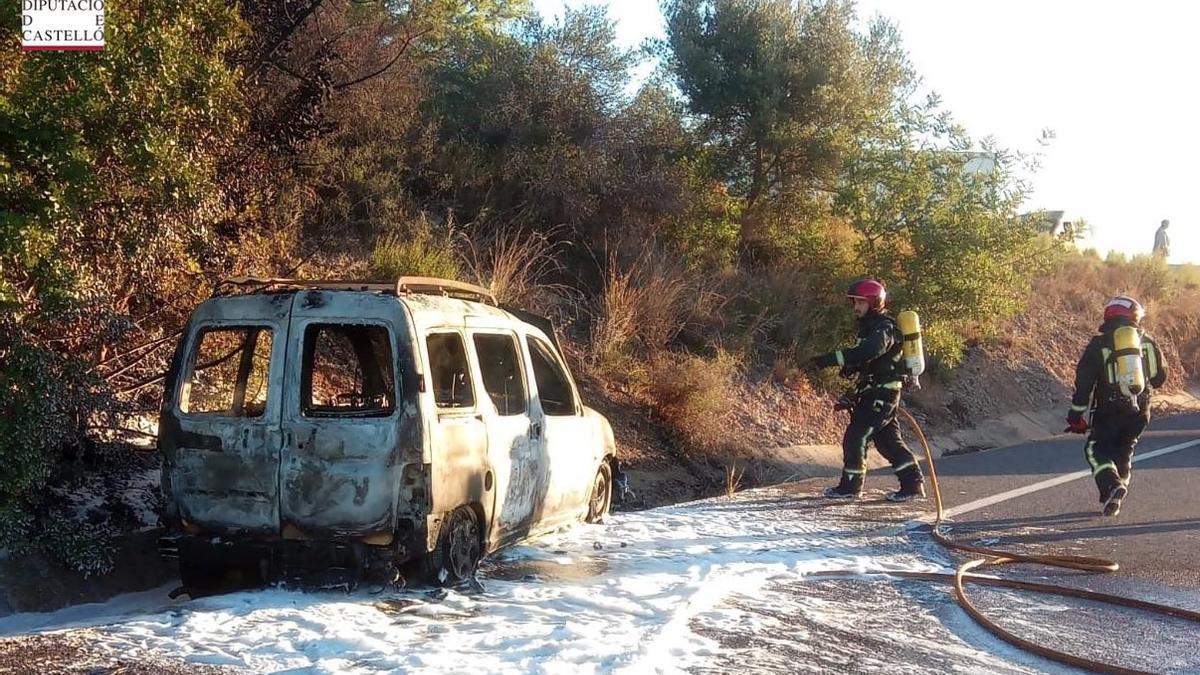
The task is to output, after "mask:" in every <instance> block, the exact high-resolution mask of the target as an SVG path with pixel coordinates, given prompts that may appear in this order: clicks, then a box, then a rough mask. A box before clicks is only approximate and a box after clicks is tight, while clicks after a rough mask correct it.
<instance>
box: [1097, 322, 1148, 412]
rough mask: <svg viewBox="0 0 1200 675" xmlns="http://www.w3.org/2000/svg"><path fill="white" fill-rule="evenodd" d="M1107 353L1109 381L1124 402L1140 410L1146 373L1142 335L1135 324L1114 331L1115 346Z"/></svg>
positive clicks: (1106, 373) (1106, 371)
mask: <svg viewBox="0 0 1200 675" xmlns="http://www.w3.org/2000/svg"><path fill="white" fill-rule="evenodd" d="M1104 351H1105V352H1106V353H1105V364H1104V372H1105V375H1106V376H1107V378H1108V383H1109V384H1110V385H1112V386H1113V387H1114V389H1115V391H1116V392H1119V394H1120V399H1121V400H1122V402H1127V404H1128V405H1129V406H1130V407H1132V408H1133V409H1134V410H1140V409H1141V404H1140V402H1139V397H1140V396H1141V395H1142V394H1143V393H1144V392H1145V391H1146V374H1145V371H1143V370H1142V335H1141V333H1139V332H1138V330H1137V329H1136V328H1134V327H1133V326H1121V327H1120V328H1118V329H1116V330H1115V331H1113V348H1112V351H1111V352H1108V350H1107V349H1105V350H1104Z"/></svg>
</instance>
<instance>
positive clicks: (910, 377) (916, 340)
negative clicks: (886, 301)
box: [896, 309, 925, 389]
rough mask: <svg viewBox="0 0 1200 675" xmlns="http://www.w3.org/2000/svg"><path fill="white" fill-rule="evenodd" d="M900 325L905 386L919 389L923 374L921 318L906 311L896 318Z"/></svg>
mask: <svg viewBox="0 0 1200 675" xmlns="http://www.w3.org/2000/svg"><path fill="white" fill-rule="evenodd" d="M896 323H898V324H899V325H900V333H901V335H903V336H904V350H903V354H904V370H905V371H906V372H905V375H906V378H905V379H906V380H907V381H908V382H907V384H908V385H909V386H911V387H912V388H914V389H920V388H921V380H920V379H919V378H920V376H921V373H924V372H925V347H924V344H923V342H922V340H921V317H919V316H917V313H916V312H914V311H912V310H910V309H906V310H904V311H903V312H900V314H899V315H897V317H896Z"/></svg>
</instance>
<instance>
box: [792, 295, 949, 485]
mask: <svg viewBox="0 0 1200 675" xmlns="http://www.w3.org/2000/svg"><path fill="white" fill-rule="evenodd" d="M846 295H847V297H849V298H850V300H851V302H852V304H853V307H854V316H855V317H856V318H857V319H858V342H857V343H856V344H855V345H854V346H853V347H850V348H848V349H840V350H838V351H836V352H830V353H828V354H822V355H820V356H816V357H814V358H813V359H811V360H810V361H809V365H810V366H811V367H815V368H830V367H833V366H840V367H841V375H842V376H843V377H846V378H848V379H849V378H856V386H855V390H854V392H853V393H852V394H850V395H848V396H846V397H843V399H842V401H840V402H839V405H838V406H837V409H848V410H849V411H850V425H849V426H848V427H847V428H846V433H845V435H844V437H843V438H842V477H841V480H840V481H839V482H838V484H837V485H836V486H834V487H831V488H828V489H826V490H825V496H826V497H832V498H846V499H852V498H855V497H857V496H859V495H860V494H861V493H862V488H863V476H864V474H866V461H867V443H868V442H872V441H873V442H874V443H875V448H876V449H877V450H879V454H881V455H883V457H884V458H885V459H887V460H888V461H889V462H891V464H892V469H893V470H894V471H895V473H896V477H897V478H898V479H899V480H900V489H899V490H896V491H894V492H889V493H888V495H887V498H888V499H889V500H890V501H897V502H903V501H908V500H910V499H915V498H920V497H924V496H925V485H924V480H923V478H922V476H921V467H920V465H918V464H917V459H916V457H914V456H913V453H912V451H911V450H909V449H908V446H907V445H906V444H905V443H904V439H903V438H902V437H901V436H900V426H899V425H898V424H897V423H896V409H897V408H898V407H899V406H900V392H901V389H902V388H903V382H904V376H905V374H906V373H905V367H904V358H903V343H904V336H903V335H902V333H901V331H900V328H899V326H898V325H897V324H896V320H895V319H894V318H892V316H891V315H889V314H888V312H887V289H885V288H884V286H883V284H882V283H881V282H880V281H878V280H876V279H862V280H859V281H856V282H854V283H852V284H850V288H849V290H848V292H847V293H846Z"/></svg>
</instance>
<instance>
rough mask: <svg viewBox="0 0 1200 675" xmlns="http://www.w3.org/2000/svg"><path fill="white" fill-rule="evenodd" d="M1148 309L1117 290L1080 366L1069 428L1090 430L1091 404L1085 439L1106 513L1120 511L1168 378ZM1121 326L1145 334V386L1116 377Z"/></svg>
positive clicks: (1075, 431) (1068, 416)
mask: <svg viewBox="0 0 1200 675" xmlns="http://www.w3.org/2000/svg"><path fill="white" fill-rule="evenodd" d="M1145 314H1146V310H1145V309H1143V308H1142V306H1141V304H1139V303H1138V301H1137V300H1134V299H1133V298H1130V297H1127V296H1123V295H1118V296H1116V297H1114V298H1112V299H1111V300H1109V301H1108V304H1107V305H1105V307H1104V323H1103V324H1101V326H1100V332H1099V333H1098V334H1096V335H1095V336H1093V337H1092V340H1091V342H1089V343H1088V345H1087V348H1086V349H1084V350H1083V356H1082V357H1081V358H1080V359H1079V365H1077V366H1076V367H1075V394H1074V395H1073V396H1072V397H1071V411H1070V412H1069V413H1067V431H1070V432H1071V433H1076V434H1082V433H1086V432H1087V431H1088V420H1086V419H1084V413H1086V412H1087V411H1088V409H1089V408H1090V409H1091V411H1092V420H1091V434H1090V435H1089V436H1088V439H1087V444H1086V445H1084V456H1085V457H1086V458H1087V461H1088V464H1089V465H1090V466H1091V467H1092V477H1093V478H1095V479H1096V488H1097V489H1099V490H1100V503H1101V504H1103V507H1102V511H1103V513H1104V515H1106V516H1115V515H1117V514H1118V513H1120V512H1121V500H1122V499H1124V498H1125V495H1126V494H1128V493H1129V478H1130V475H1131V473H1132V469H1133V448H1134V446H1135V445H1137V442H1138V437H1139V436H1141V435H1142V432H1143V431H1145V430H1146V425H1148V424H1149V423H1150V397H1151V395H1152V393H1153V390H1154V389H1157V388H1159V387H1161V386H1162V385H1163V383H1164V382H1166V380H1167V364H1166V363H1164V362H1163V357H1162V352H1161V351H1160V350H1159V348H1158V344H1157V343H1156V342H1154V340H1153V339H1152V338H1151V337H1150V336H1149V335H1147V334H1146V333H1145V332H1143V331H1142V329H1141V328H1140V327H1139V324H1141V322H1142V318H1143V317H1144V316H1145ZM1122 326H1133V327H1135V328H1137V332H1138V335H1139V336H1140V339H1141V353H1140V354H1138V356H1140V360H1141V368H1142V373H1143V375H1144V377H1145V381H1146V386H1145V387H1143V388H1142V390H1141V391H1138V392H1130V391H1122V390H1121V385H1120V383H1119V382H1118V381H1117V377H1118V372H1119V371H1118V368H1117V359H1118V358H1120V357H1122V356H1123V355H1122V354H1121V353H1120V352H1118V351H1117V349H1116V346H1115V345H1114V343H1113V335H1114V333H1116V331H1117V329H1118V328H1121V327H1122ZM1135 353H1136V352H1135ZM1134 372H1136V371H1134ZM1130 394H1134V395H1130Z"/></svg>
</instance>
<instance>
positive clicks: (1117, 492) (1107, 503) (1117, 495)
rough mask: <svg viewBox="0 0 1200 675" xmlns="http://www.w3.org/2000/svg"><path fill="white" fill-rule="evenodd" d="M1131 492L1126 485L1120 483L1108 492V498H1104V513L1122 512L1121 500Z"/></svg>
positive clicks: (1112, 514) (1109, 514)
mask: <svg viewBox="0 0 1200 675" xmlns="http://www.w3.org/2000/svg"><path fill="white" fill-rule="evenodd" d="M1127 494H1129V489H1128V488H1126V487H1125V486H1124V485H1118V486H1116V487H1115V488H1113V489H1112V490H1110V491H1109V493H1108V498H1107V499H1105V500H1104V515H1106V516H1115V515H1117V514H1118V513H1120V512H1121V500H1122V499H1125V495H1127Z"/></svg>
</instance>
